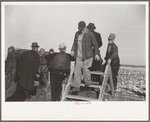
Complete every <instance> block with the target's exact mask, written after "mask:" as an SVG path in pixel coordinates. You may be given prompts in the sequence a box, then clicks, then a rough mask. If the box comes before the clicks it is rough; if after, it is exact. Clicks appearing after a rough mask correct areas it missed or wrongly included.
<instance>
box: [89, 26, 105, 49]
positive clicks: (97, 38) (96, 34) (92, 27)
mask: <svg viewBox="0 0 150 122" xmlns="http://www.w3.org/2000/svg"><path fill="white" fill-rule="evenodd" d="M87 29H88V30H89V31H91V32H93V33H94V35H95V37H96V41H97V44H98V47H99V48H100V47H101V46H102V45H103V43H102V38H101V34H100V33H98V32H95V29H96V27H95V25H94V23H89V25H88V26H87Z"/></svg>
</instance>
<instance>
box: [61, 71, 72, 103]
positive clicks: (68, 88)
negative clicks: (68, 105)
mask: <svg viewBox="0 0 150 122" xmlns="http://www.w3.org/2000/svg"><path fill="white" fill-rule="evenodd" d="M72 79H73V71H71V73H70V76H69V79H68V82H67V85H65V84H63V89H62V98H61V101H64V100H65V96H66V95H68V92H69V90H70V84H71V81H72Z"/></svg>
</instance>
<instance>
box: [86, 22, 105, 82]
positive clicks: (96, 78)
mask: <svg viewBox="0 0 150 122" xmlns="http://www.w3.org/2000/svg"><path fill="white" fill-rule="evenodd" d="M87 29H88V30H89V31H91V32H93V33H94V35H95V37H96V41H97V44H98V48H100V47H101V46H102V38H101V34H100V33H98V32H95V29H96V27H95V25H94V23H89V25H88V26H87ZM93 52H94V49H93ZM100 58H101V56H100ZM102 62H103V61H102V59H101V60H99V61H96V60H93V64H92V68H91V70H92V71H98V70H100V71H101V70H102ZM92 80H93V81H96V82H100V84H101V83H102V82H101V79H100V76H98V75H92Z"/></svg>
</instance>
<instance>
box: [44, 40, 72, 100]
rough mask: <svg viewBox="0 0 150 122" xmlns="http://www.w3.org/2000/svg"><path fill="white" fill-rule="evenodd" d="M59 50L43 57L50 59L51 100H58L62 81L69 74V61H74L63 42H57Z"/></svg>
mask: <svg viewBox="0 0 150 122" xmlns="http://www.w3.org/2000/svg"><path fill="white" fill-rule="evenodd" d="M59 50H60V52H59V53H53V54H52V55H47V56H46V57H45V58H46V59H47V60H49V61H50V60H51V61H50V63H49V70H50V82H51V95H52V101H60V94H61V91H62V82H63V80H64V79H65V78H66V77H67V76H68V75H69V73H70V64H71V61H74V58H73V57H72V56H71V55H70V54H68V53H66V46H65V44H64V43H61V44H59Z"/></svg>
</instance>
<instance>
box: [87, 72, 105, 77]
mask: <svg viewBox="0 0 150 122" xmlns="http://www.w3.org/2000/svg"><path fill="white" fill-rule="evenodd" d="M88 73H89V74H93V75H102V76H103V75H104V72H101V71H89V72H88Z"/></svg>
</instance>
